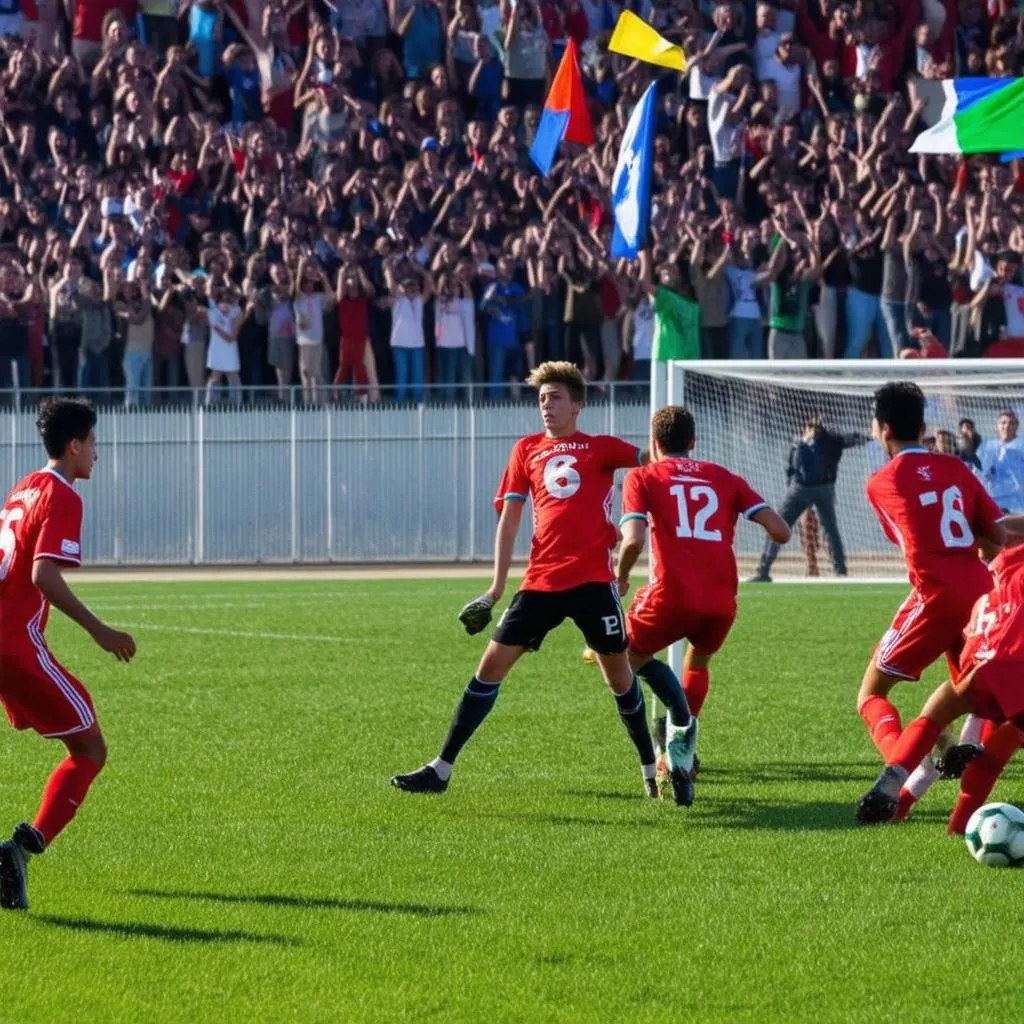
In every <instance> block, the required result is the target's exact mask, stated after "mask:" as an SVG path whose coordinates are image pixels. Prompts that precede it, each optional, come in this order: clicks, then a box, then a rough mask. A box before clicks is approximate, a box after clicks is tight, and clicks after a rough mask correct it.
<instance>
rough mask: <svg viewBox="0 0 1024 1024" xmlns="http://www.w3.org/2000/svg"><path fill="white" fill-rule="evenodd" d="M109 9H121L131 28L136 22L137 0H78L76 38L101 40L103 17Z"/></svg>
mask: <svg viewBox="0 0 1024 1024" xmlns="http://www.w3.org/2000/svg"><path fill="white" fill-rule="evenodd" d="M108 11H120V12H121V13H122V14H123V15H124V20H125V21H127V22H128V26H129V28H130V27H131V26H133V25H134V24H135V0H77V2H76V3H75V24H74V29H73V32H72V35H73V36H74V37H75V39H86V40H89V41H90V42H93V43H98V42H101V38H100V37H101V35H102V33H103V19H104V18H105V17H106V16H107V12H108Z"/></svg>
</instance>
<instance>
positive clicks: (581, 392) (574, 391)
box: [526, 360, 587, 404]
mask: <svg viewBox="0 0 1024 1024" xmlns="http://www.w3.org/2000/svg"><path fill="white" fill-rule="evenodd" d="M526 383H527V384H529V385H530V387H531V388H533V389H534V390H536V391H540V389H541V388H542V387H543V386H544V385H545V384H564V385H565V387H566V389H567V390H568V392H569V397H570V398H571V399H572V400H573V401H574V402H580V403H581V404H582V403H583V402H585V401H586V399H587V381H586V378H585V377H584V376H583V373H582V372H581V371H580V368H579V367H578V366H577V365H576V364H575V363H570V362H567V361H566V360H558V361H555V360H550V361H549V362H546V363H541V364H540V366H538V367H537V369H535V370H533V371H532V372H531V373H530V376H529V377H527V378H526Z"/></svg>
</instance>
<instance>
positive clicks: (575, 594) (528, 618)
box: [494, 583, 628, 654]
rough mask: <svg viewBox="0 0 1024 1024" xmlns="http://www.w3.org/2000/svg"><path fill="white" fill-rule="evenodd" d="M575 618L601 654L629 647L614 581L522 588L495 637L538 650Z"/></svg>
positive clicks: (510, 645) (586, 636)
mask: <svg viewBox="0 0 1024 1024" xmlns="http://www.w3.org/2000/svg"><path fill="white" fill-rule="evenodd" d="M566 619H572V621H573V622H575V623H576V628H577V629H578V630H579V631H580V632H581V633H582V634H583V637H584V639H585V640H586V641H587V645H588V646H589V647H590V648H591V649H593V650H594V651H596V652H597V653H598V654H621V653H622V652H623V651H624V650H626V648H627V646H628V641H627V640H626V617H625V615H624V614H623V612H622V602H621V601H620V600H619V591H618V587H616V585H615V584H614V583H584V584H582V586H579V587H573V588H572V590H557V591H549V590H520V591H519V592H518V593H517V594H516V596H515V597H513V598H512V603H511V604H510V605H509V606H508V608H506V609H505V614H504V615H502V617H501V618H500V619H499V620H498V625H497V628H496V629H495V630H494V639H495V640H496V641H497V642H498V643H499V644H506V645H507V646H509V647H525V648H526V649H527V650H530V651H536V650H539V649H540V645H541V644H542V643H543V642H544V637H546V636H547V635H548V633H550V632H551V630H553V629H554V628H555V627H556V626H560V625H561V624H562V623H563V622H564V621H565V620H566Z"/></svg>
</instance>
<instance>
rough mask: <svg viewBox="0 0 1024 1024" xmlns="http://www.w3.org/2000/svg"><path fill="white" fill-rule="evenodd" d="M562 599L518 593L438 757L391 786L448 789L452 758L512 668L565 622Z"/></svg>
mask: <svg viewBox="0 0 1024 1024" xmlns="http://www.w3.org/2000/svg"><path fill="white" fill-rule="evenodd" d="M562 596H563V595H561V594H549V593H542V592H540V591H530V590H520V591H519V593H517V594H516V595H515V597H513V598H512V601H511V603H510V604H509V606H508V608H507V609H506V610H505V614H504V615H502V617H501V619H500V620H499V622H498V625H497V627H496V628H495V630H494V636H493V638H492V639H491V641H490V643H489V644H488V645H487V648H486V650H485V651H484V654H483V657H482V658H481V659H480V663H479V665H478V666H477V670H476V673H475V674H474V676H473V678H472V679H471V680H470V681H469V684H468V685H467V686H466V689H465V690H464V691H463V694H462V698H461V699H460V701H459V703H458V704H457V705H456V707H455V713H454V714H453V715H452V720H451V725H450V726H449V727H448V734H447V736H446V737H445V740H444V743H443V744H442V746H441V750H440V752H439V753H438V756H437V757H436V758H434V760H433V761H431V762H429V763H428V764H425V765H424V766H423V767H422V768H417V769H416V771H413V772H408V773H407V774H402V775H395V776H393V777H392V779H391V784H392V785H393V786H395V787H397V788H398V789H402V790H405V791H406V792H409V793H443V792H444V791H445V790H446V789H447V788H448V782H449V780H450V779H451V773H452V766H453V765H454V763H455V759H456V758H457V757H458V755H459V752H460V751H461V750H462V748H463V747H464V746H465V745H466V743H467V742H468V741H469V738H470V737H471V736H472V735H473V733H475V732H476V730H477V729H479V728H480V726H481V725H482V724H483V721H484V719H485V718H486V717H487V716H488V715H489V714H490V712H491V709H492V708H493V707H494V704H495V701H497V699H498V690H499V689H500V687H501V683H502V682H504V680H505V678H506V676H507V675H508V674H509V672H511V670H512V667H513V666H514V665H515V663H516V662H517V661H518V660H519V659H520V658H521V657H522V656H523V654H524V653H525V652H526V651H527V650H537V649H538V648H539V647H540V645H541V642H542V641H543V639H544V637H545V636H546V635H547V634H548V633H549V632H550V631H551V630H552V629H554V628H555V626H557V625H558V624H559V623H560V622H561V621H562V620H563V619H564V618H565V612H564V610H563V608H562V605H561V598H562Z"/></svg>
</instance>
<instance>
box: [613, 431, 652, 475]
mask: <svg viewBox="0 0 1024 1024" xmlns="http://www.w3.org/2000/svg"><path fill="white" fill-rule="evenodd" d="M602 442H603V444H604V463H605V465H606V466H607V467H608V468H609V469H635V468H636V467H637V466H646V465H647V463H648V462H650V461H651V453H650V451H649V450H648V449H646V448H637V446H636V445H635V444H630V443H629V442H628V441H620V440H619V438H617V437H608V436H606V437H603V438H602Z"/></svg>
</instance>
